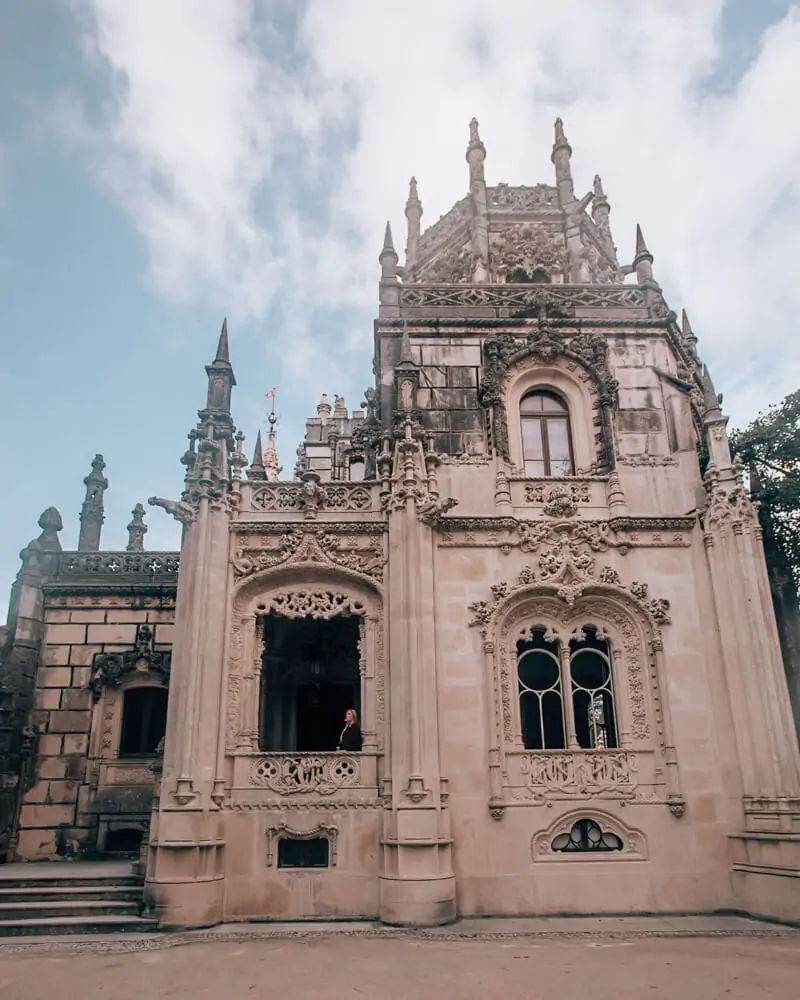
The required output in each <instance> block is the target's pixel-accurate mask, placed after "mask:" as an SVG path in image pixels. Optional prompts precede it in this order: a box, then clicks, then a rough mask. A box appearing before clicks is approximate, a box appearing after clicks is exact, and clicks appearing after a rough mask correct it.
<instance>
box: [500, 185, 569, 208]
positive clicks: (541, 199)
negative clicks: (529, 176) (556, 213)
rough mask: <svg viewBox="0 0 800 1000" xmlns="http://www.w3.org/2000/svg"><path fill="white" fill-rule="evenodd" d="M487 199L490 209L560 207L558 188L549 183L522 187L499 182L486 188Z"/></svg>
mask: <svg viewBox="0 0 800 1000" xmlns="http://www.w3.org/2000/svg"><path fill="white" fill-rule="evenodd" d="M486 199H487V201H488V204H489V209H490V211H491V209H493V208H497V209H511V210H513V211H522V212H525V211H529V210H530V209H538V208H558V188H555V187H551V186H550V185H549V184H536V185H533V186H520V187H510V186H509V185H508V184H498V185H497V186H496V187H487V188H486Z"/></svg>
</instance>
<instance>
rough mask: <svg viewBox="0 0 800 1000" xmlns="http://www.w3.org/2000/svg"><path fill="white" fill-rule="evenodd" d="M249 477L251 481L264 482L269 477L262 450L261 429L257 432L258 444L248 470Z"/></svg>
mask: <svg viewBox="0 0 800 1000" xmlns="http://www.w3.org/2000/svg"><path fill="white" fill-rule="evenodd" d="M247 478H248V480H249V481H251V482H263V481H264V480H266V478H267V471H266V469H265V468H264V456H263V454H262V451H261V431H260V430H259V432H258V434H256V446H255V448H254V449H253V461H252V462H251V463H250V468H249V469H248V470H247Z"/></svg>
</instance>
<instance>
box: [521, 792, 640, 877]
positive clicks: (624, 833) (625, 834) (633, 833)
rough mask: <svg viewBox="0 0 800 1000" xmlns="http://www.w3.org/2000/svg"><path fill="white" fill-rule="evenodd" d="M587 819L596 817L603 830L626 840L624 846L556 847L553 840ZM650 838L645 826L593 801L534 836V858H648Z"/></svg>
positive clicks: (579, 861) (570, 860)
mask: <svg viewBox="0 0 800 1000" xmlns="http://www.w3.org/2000/svg"><path fill="white" fill-rule="evenodd" d="M583 819H589V820H593V821H594V822H595V823H597V825H598V826H599V827H600V828H601V830H602V831H603V833H613V834H614V835H615V836H616V837H619V839H620V840H621V841H622V850H620V851H613V852H605V851H598V852H596V853H595V852H592V851H586V852H582V851H576V852H575V853H571V854H566V853H562V852H560V851H556V850H554V849H553V841H554V840H555V839H556V837H558V836H559V835H561V834H565V833H566V834H568V833H569V832H570V830H571V829H572V827H573V826H574V825H575V824H576V823H578V822H580V821H581V820H583ZM647 858H648V853H647V839H646V837H645V835H644V833H643V832H642V831H641V830H637V829H636V828H635V827H632V826H630V825H629V824H627V823H623V821H622V820H621V819H619V817H617V816H614V815H612V814H611V813H610V812H608V811H607V810H602V809H597V808H596V807H595V806H594V805H593V804H592V803H587V804H586V805H585V806H581V808H580V809H571V810H570V811H569V812H567V813H564V814H563V815H562V816H559V817H558V819H556V820H554V821H553V822H552V823H551V824H550V825H549V826H548V828H547V829H546V830H542V831H541V832H540V833H536V834H534V836H533V837H532V838H531V860H533V861H534V862H538V861H553V862H561V863H562V864H582V863H584V862H587V861H588V862H593V863H595V864H597V863H599V862H603V861H605V862H608V861H612V862H618V861H647Z"/></svg>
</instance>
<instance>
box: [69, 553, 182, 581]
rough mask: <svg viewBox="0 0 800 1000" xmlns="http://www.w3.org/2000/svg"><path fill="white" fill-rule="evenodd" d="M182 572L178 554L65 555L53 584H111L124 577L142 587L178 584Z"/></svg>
mask: <svg viewBox="0 0 800 1000" xmlns="http://www.w3.org/2000/svg"><path fill="white" fill-rule="evenodd" d="M179 568H180V553H178V552H61V553H59V555H58V558H57V568H56V572H55V575H54V577H53V580H54V581H56V582H58V583H73V582H75V583H78V582H80V583H83V582H90V581H97V582H103V583H110V582H113V581H114V580H118V579H120V578H121V577H124V578H133V579H135V580H136V581H137V582H138V581H141V582H142V583H152V582H155V581H159V582H160V581H162V580H164V579H166V581H168V582H171V583H173V584H175V583H176V582H177V578H178V569H179Z"/></svg>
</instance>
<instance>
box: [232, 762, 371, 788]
mask: <svg viewBox="0 0 800 1000" xmlns="http://www.w3.org/2000/svg"><path fill="white" fill-rule="evenodd" d="M360 776H361V769H360V763H359V760H358V758H357V757H354V756H352V755H347V754H341V753H317V754H308V755H297V754H282V753H272V754H267V755H265V756H264V757H262V758H259V760H257V761H255V762H254V763H253V766H252V768H251V769H250V783H251V784H252V785H256V786H257V787H259V788H269V789H270V790H271V791H273V792H277V793H278V794H279V795H294V794H297V793H302V794H307V793H309V792H314V793H316V794H317V795H333V794H334V793H335V792H338V791H341V789H342V788H357V787H358V785H359V782H360Z"/></svg>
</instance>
